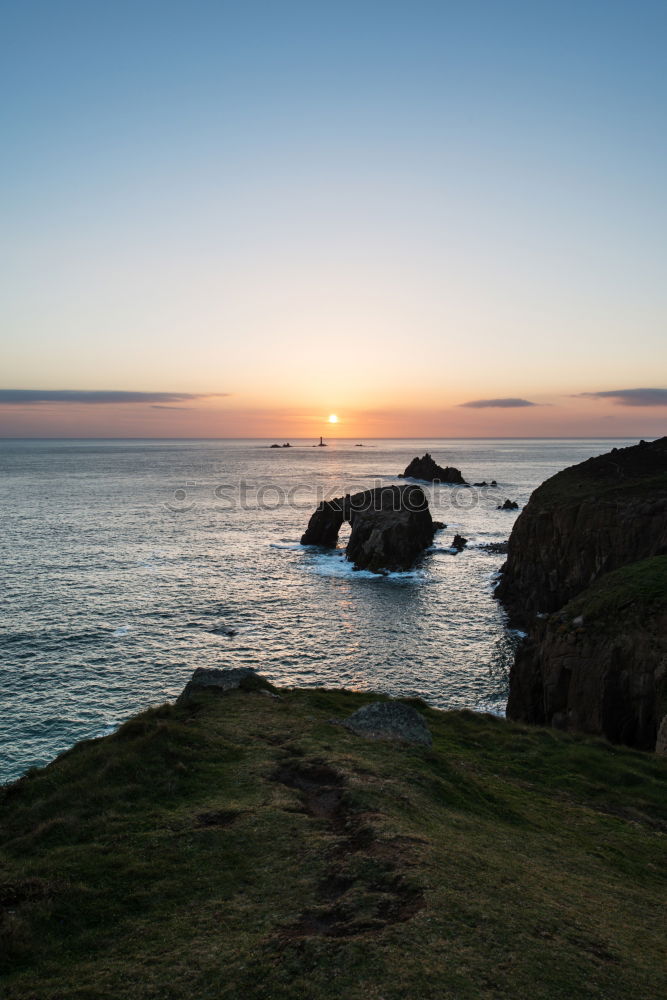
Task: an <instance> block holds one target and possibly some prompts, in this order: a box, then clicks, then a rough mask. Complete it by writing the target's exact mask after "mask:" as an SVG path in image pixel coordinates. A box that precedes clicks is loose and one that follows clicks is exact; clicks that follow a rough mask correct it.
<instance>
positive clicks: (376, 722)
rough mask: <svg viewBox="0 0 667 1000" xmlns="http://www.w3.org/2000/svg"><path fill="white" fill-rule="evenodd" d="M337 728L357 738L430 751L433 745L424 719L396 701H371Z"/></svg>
mask: <svg viewBox="0 0 667 1000" xmlns="http://www.w3.org/2000/svg"><path fill="white" fill-rule="evenodd" d="M340 725H342V726H345V728H346V729H348V730H349V731H350V732H351V733H356V735H357V736H365V737H367V738H370V739H378V740H400V741H402V742H404V743H420V744H422V746H428V747H430V746H431V745H432V743H433V740H432V737H431V734H430V732H429V730H428V727H427V725H426V722H425V721H424V717H423V716H422V715H420V714H419V712H418V711H417V710H416V709H414V708H412V706H411V705H405V704H403V702H400V701H373V702H371V703H370V705H364V707H363V708H360V709H359V710H358V711H357V712H354V713H353V714H352V715H350V716H349V718H347V719H343V720H342V721H341V722H340Z"/></svg>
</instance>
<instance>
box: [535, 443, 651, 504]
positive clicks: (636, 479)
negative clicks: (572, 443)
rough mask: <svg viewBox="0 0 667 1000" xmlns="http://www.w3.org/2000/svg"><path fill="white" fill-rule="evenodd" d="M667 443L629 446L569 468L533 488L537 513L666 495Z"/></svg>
mask: <svg viewBox="0 0 667 1000" xmlns="http://www.w3.org/2000/svg"><path fill="white" fill-rule="evenodd" d="M666 442H667V439H666V438H662V439H660V440H659V441H656V442H653V443H652V444H649V445H646V446H643V447H642V446H637V445H633V446H631V447H628V448H621V449H618V450H614V451H612V452H607V453H606V454H604V455H598V456H596V457H595V458H589V459H588V460H587V461H585V462H580V463H579V464H578V465H572V466H570V467H569V468H567V469H563V470H562V471H561V472H558V473H556V475H555V476H551V477H550V478H549V479H547V480H546V481H545V482H544V483H542V485H541V486H539V487H538V488H537V490H536V491H535V493H534V494H533V496H534V497H535V498H536V499H537V498H539V505H540V508H541V509H544V508H547V509H548V508H553V507H562V506H568V505H570V504H574V505H578V504H579V503H581V501H583V500H589V499H592V498H595V499H597V500H600V501H601V502H606V501H610V502H616V501H621V502H623V501H624V500H625V499H626V498H630V499H632V500H641V499H642V498H644V497H646V498H652V499H655V497H656V496H659V495H664V493H665V492H666V491H667V468H666V462H667V445H666Z"/></svg>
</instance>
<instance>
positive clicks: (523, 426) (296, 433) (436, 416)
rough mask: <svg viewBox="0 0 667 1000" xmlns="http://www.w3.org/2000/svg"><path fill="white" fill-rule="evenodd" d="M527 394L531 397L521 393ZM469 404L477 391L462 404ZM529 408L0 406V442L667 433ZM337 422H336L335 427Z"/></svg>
mask: <svg viewBox="0 0 667 1000" xmlns="http://www.w3.org/2000/svg"><path fill="white" fill-rule="evenodd" d="M527 395H528V394H527ZM466 398H467V399H471V398H474V393H470V394H469V395H467V396H464V397H463V400H465V399H466ZM531 398H532V399H533V400H534V404H535V405H532V406H517V407H512V406H504V407H503V406H501V407H498V408H468V407H465V406H462V405H461V403H460V402H458V401H457V402H453V401H452V400H451V399H450V400H446V401H445V400H443V401H442V402H441V403H440V405H430V406H429V405H424V401H422V402H421V405H416V404H414V403H413V404H412V405H411V402H410V401H409V400H407V399H406V400H405V401H404V402H403V403H402V404H397V403H396V401H395V400H392V401H391V405H386V406H382V405H378V406H368V405H367V406H366V407H358V406H354V405H353V401H352V400H350V402H349V405H348V407H347V409H346V412H345V416H344V417H341V416H340V415H339V414H337V413H328V412H327V411H324V413H322V411H320V412H319V413H318V412H317V409H316V408H315V407H311V406H298V405H297V406H290V407H288V406H285V405H284V404H283V405H278V404H274V405H270V406H268V405H266V402H264V405H262V404H261V403H260V402H259V401H258V400H257V399H252V400H249V399H247V398H246V399H243V398H240V397H237V396H229V397H226V398H220V397H218V398H213V397H208V398H204V397H201V398H195V399H192V400H190V401H185V402H183V403H175V404H168V405H155V404H148V403H127V404H113V405H111V404H107V403H98V404H94V405H92V404H87V405H85V404H80V403H62V402H61V403H41V404H37V403H36V404H31V405H27V404H26V405H13V406H12V405H9V404H0V436H1V437H101V438H105V437H106V438H113V437H118V438H123V437H127V438H141V437H146V438H151V437H155V438H260V439H271V440H278V439H279V438H281V439H283V440H285V441H288V440H290V439H292V440H309V439H312V440H314V441H317V440H318V439H319V437H320V435H322V436H324V437H329V439H336V438H340V439H348V438H349V439H351V440H352V439H353V440H356V441H359V440H362V439H363V438H367V439H369V438H454V437H462V438H466V437H469V438H484V437H498V438H501V437H609V438H621V437H635V436H636V437H658V436H661V435H662V434H665V433H666V432H667V421H666V419H665V407H664V406H663V407H659V406H643V407H639V406H622V405H617V404H615V403H614V402H613V401H610V400H606V399H605V400H599V399H587V398H581V397H576V396H574V395H572V394H571V393H567V394H566V393H563V394H560V395H554V396H552V397H550V398H544V397H540V396H537V395H532V397H531ZM332 418H335V419H332Z"/></svg>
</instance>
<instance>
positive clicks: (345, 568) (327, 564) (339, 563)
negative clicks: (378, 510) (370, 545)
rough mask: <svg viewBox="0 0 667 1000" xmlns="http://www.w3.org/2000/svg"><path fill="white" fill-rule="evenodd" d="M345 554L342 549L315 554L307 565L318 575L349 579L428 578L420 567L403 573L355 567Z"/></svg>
mask: <svg viewBox="0 0 667 1000" xmlns="http://www.w3.org/2000/svg"><path fill="white" fill-rule="evenodd" d="M343 555H344V553H343V550H342V549H339V550H337V553H334V552H332V553H320V554H318V555H315V556H314V557H312V561H311V562H310V564H309V565H308V566H307V571H308V572H309V573H315V574H317V576H334V577H338V578H344V579H347V580H373V581H374V582H378V581H382V580H385V581H391V582H395V583H420V582H423V581H425V579H426V574H425V573H424V571H423V570H419V569H413V570H408V571H406V572H403V573H372V572H371V571H370V570H367V569H355V568H354V565H353V564H352V563H351V562H348V561H347V559H344V558H341V557H342V556H343Z"/></svg>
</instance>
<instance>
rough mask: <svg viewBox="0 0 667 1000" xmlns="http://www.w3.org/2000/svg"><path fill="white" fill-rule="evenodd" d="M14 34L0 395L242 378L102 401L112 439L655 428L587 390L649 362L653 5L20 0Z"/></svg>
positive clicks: (648, 369) (659, 14)
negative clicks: (182, 396) (160, 403)
mask: <svg viewBox="0 0 667 1000" xmlns="http://www.w3.org/2000/svg"><path fill="white" fill-rule="evenodd" d="M2 37H3V43H2V57H1V59H0V73H1V74H2V81H1V84H2V93H3V95H4V98H5V99H4V100H3V111H2V133H3V140H4V141H3V156H2V162H1V163H0V173H1V175H2V194H1V198H2V204H1V206H0V208H1V210H2V216H3V220H4V223H3V228H4V232H5V236H4V246H3V265H2V275H3V276H2V278H0V282H1V283H2V301H3V303H4V305H2V306H1V307H0V309H1V312H0V320H1V322H2V345H1V355H0V362H1V366H2V369H1V373H0V387H1V388H5V389H17V388H18V389H21V388H22V389H32V390H34V389H52V390H59V389H69V390H88V391H95V390H130V391H134V392H142V391H144V392H147V393H148V392H153V393H154V392H181V393H189V394H193V395H194V396H195V397H196V396H198V395H202V394H206V393H220V394H223V393H224V394H228V395H224V396H222V395H221V396H216V397H211V399H210V400H209V401H208V402H206V400H204V401H203V402H202V404H201V406H202V408H198V404H197V400H196V399H195V400H194V401H193V400H190V401H186V402H184V403H183V404H182V405H183V407H184V408H183V412H182V414H180V416H179V414H178V413H177V412H176V411H175V410H174V409H173V408H172V409H169V410H165V411H164V412H156V411H155V406H152V409H151V412H150V413H149V412H148V410H147V409H142V408H141V404H136V403H135V404H133V406H134V409H132V410H131V411H130V410H123V411H122V420H121V419H120V416H119V414H121V410H120V409H119V408H118V406H119V404H107V403H104V404H102V403H100V404H99V407H96V408H95V413H96V415H97V416H96V418H95V419H97V420H100V421H101V420H105V421H107V422H108V425H109V428H110V431H117V430H118V429H119V428H120V430H123V429H125V430H127V431H128V433H129V432H130V431H131V430H136V431H137V432H140V431H144V432H154V433H161V432H162V431H164V432H165V433H170V434H171V433H181V432H182V433H183V434H187V433H189V432H190V431H192V432H193V433H194V432H197V433H201V432H203V431H205V430H206V429H209V430H210V433H212V434H215V433H220V434H223V435H224V434H225V433H229V434H231V435H237V434H240V433H244V432H247V433H249V434H252V433H259V432H261V431H262V429H263V428H265V426H268V424H270V425H271V426H272V427H274V428H276V427H284V428H285V431H286V432H289V433H296V431H297V430H298V429H299V428H300V427H303V428H304V429H305V427H306V423H307V422H308V420H311V419H312V420H316V419H319V416H320V415H321V414H323V413H324V414H326V413H327V412H330V411H332V410H334V411H336V412H338V411H340V412H341V415H342V418H343V419H342V421H341V424H340V427H341V433H344V432H345V420H346V419H347V420H348V428H349V430H350V432H351V433H357V432H363V433H371V432H373V431H375V432H377V433H381V432H383V431H385V432H387V433H389V434H394V433H399V432H400V430H401V429H402V428H406V430H407V432H409V433H415V432H417V431H418V430H419V429H420V428H421V429H423V432H424V433H425V434H429V433H448V432H452V433H454V432H457V433H467V432H470V433H478V432H479V433H488V432H490V431H492V430H493V428H494V427H497V428H498V429H499V430H500V431H502V430H505V431H507V432H508V433H514V432H516V431H519V432H521V428H522V427H525V429H526V431H528V430H529V424H530V426H533V427H536V426H537V424H539V429H540V430H542V432H549V431H550V430H552V431H553V432H554V433H560V432H568V433H574V432H576V430H577V429H580V430H581V432H582V433H588V432H596V433H601V432H602V431H603V430H604V429H605V426H608V428H609V433H610V434H613V433H619V432H623V431H624V430H627V432H628V433H634V432H635V430H637V432H638V433H642V432H643V433H646V434H651V433H659V432H660V431H661V430H662V428H663V426H664V423H665V420H664V417H665V414H666V413H667V409H666V408H665V405H664V403H661V402H660V397H655V396H653V397H646V398H647V399H648V400H649V403H650V405H648V404H647V405H646V406H644V405H643V404H642V405H641V406H639V405H637V400H638V399H640V397H638V396H634V397H625V398H624V399H623V398H621V399H620V402H619V398H618V397H606V396H604V397H591V396H586V397H581V396H579V395H578V394H580V393H601V392H610V391H614V390H626V389H636V388H663V389H664V388H665V387H666V386H667V350H666V348H665V342H666V340H667V338H666V337H665V316H666V312H667V310H666V309H665V306H666V299H667V293H666V291H665V287H666V283H665V265H666V263H667V260H666V258H667V253H666V237H665V233H666V232H667V218H666V216H667V212H666V201H665V190H664V189H665V176H667V157H666V155H665V154H666V151H667V73H666V71H665V52H666V51H667V3H665V2H664V0H663V2H660V3H658V2H652V0H637V2H634V3H630V2H619V0H604V2H603V0H578V2H572V0H564V2H559V3H556V2H548V3H547V2H540V0H533V2H513V0H508V2H501V0H495V2H494V0H470V2H465V3H460V2H459V3H450V2H447V0H442V2H439V3H431V2H420V0H414V2H409V3H408V2H405V3H391V2H368V0H366V2H364V0H359V2H356V3H348V2H337V3H335V4H334V3H330V4H324V3H317V2H310V3H296V2H290V0H283V2H273V3H269V2H253V0H249V2H244V3H234V4H232V3H226V2H216V3H214V2H197V0H193V2H188V3H186V2H169V0H166V2H165V0H163V2H155V3H149V2H143V0H137V2H133V3H127V2H123V0H120V2H118V0H116V2H113V3H111V2H99V0H87V2H68V0H58V2H50V3H48V2H32V0H22V2H16V0H7V2H6V3H5V4H4V7H3V13H2ZM514 398H519V399H528V400H530V401H534V402H538V403H540V404H541V405H543V409H541V410H540V411H539V413H538V411H536V410H532V411H531V410H530V409H529V408H527V407H525V406H522V407H517V408H513V407H511V406H502V407H500V408H497V409H494V408H493V407H478V408H475V407H472V408H465V407H461V406H460V404H462V403H465V402H468V401H471V400H477V399H503V400H505V401H507V400H510V399H514ZM641 398H642V399H643V398H644V397H641ZM656 399H657V400H658V401H657V402H656ZM628 400H630V401H631V403H632V405H627V402H628ZM46 405H47V404H46V403H41V404H35V403H34V402H26V403H25V404H17V403H16V402H15V401H14V402H12V403H11V404H8V405H7V407H4V408H3V404H2V397H1V396H0V433H3V432H4V433H19V432H21V431H22V430H25V431H26V432H35V433H36V432H37V431H38V430H39V427H40V426H41V424H40V421H41V423H43V422H44V420H45V419H46V420H48V421H49V422H51V421H52V420H53V413H54V412H55V413H56V416H57V417H58V419H60V418H61V417H62V415H63V414H64V412H65V407H66V406H72V405H74V404H72V403H71V402H70V403H67V404H66V403H61V404H60V407H56V409H55V411H54V410H53V408H51V409H49V410H48V412H47V410H46V409H45V407H46ZM103 405H104V407H105V408H104V409H102V408H101V407H102V406H103ZM146 405H147V406H148V403H147V404H146ZM180 405H181V404H177V406H180ZM49 406H50V404H49ZM35 407H37V409H35ZM40 407H41V409H40ZM109 407H110V408H109ZM137 407H138V408H137ZM84 410H85V412H86V413H88V412H90V411H89V410H86V408H85V405H84ZM19 411H20V412H19ZM68 412H69V413H70V417H68V418H67V419H65V418H64V417H63V418H62V419H63V420H64V421H65V422H64V423H63V425H62V426H63V428H64V432H66V431H67V430H68V429H70V430H72V432H74V431H75V430H76V426H77V421H80V420H82V419H86V418H85V417H81V416H78V415H77V414H79V413H81V412H82V411H81V410H77V411H76V412H75V411H73V410H70V411H68ZM396 414H400V416H398V417H397V416H396ZM407 414H411V416H410V418H409V419H410V420H411V421H412V423H410V424H409V427H408V423H407V422H406V421H407V420H408V417H407V416H406V415H407ZM536 414H537V416H536ZM119 420H120V423H119ZM179 420H180V423H179ZM536 420H537V424H536V423H535V421H536ZM68 421H69V422H68ZM159 421H161V423H160V422H159ZM605 421H607V422H611V423H608V424H607V425H605V423H604V422H605ZM491 424H493V426H491ZM611 424H613V427H612V426H611ZM96 429H97V430H98V431H99V427H96ZM308 432H309V433H310V429H309V430H308Z"/></svg>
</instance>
